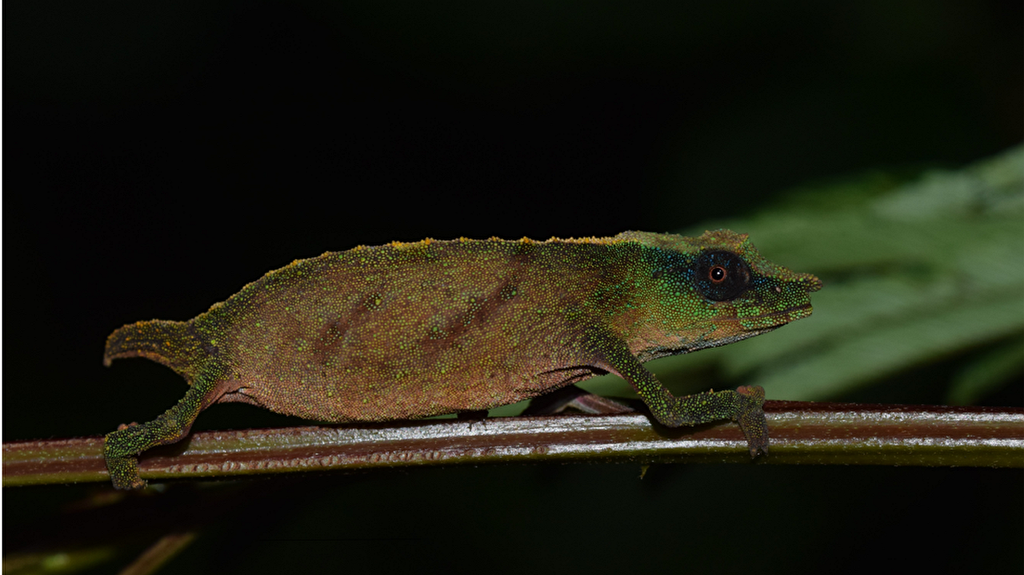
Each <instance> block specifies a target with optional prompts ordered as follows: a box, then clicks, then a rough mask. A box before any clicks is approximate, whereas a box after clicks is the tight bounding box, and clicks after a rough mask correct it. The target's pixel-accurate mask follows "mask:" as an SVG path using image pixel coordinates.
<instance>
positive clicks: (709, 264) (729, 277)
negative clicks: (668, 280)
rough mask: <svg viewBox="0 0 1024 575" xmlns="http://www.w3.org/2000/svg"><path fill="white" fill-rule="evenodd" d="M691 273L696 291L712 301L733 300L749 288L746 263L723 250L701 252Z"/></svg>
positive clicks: (748, 273) (748, 272) (748, 270)
mask: <svg viewBox="0 0 1024 575" xmlns="http://www.w3.org/2000/svg"><path fill="white" fill-rule="evenodd" d="M693 271H694V274H693V278H694V283H696V284H697V290H698V291H700V293H701V294H703V295H704V297H706V298H708V299H710V300H712V301H725V300H731V299H735V298H737V297H739V296H740V295H742V294H743V292H745V291H747V288H748V287H750V268H749V267H748V266H747V262H745V261H743V258H741V257H740V256H738V255H736V254H734V253H732V252H727V251H725V250H710V251H706V252H703V253H702V254H700V255H699V256H697V261H696V262H695V265H694V269H693Z"/></svg>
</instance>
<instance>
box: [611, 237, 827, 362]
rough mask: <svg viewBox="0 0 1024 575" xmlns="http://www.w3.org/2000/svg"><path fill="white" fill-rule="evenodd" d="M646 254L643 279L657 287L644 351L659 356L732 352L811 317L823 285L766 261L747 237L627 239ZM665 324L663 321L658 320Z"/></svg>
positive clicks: (642, 272)
mask: <svg viewBox="0 0 1024 575" xmlns="http://www.w3.org/2000/svg"><path fill="white" fill-rule="evenodd" d="M615 239H619V240H624V241H635V242H639V243H641V244H643V245H644V246H646V247H647V248H648V249H646V250H643V253H644V260H645V261H644V264H645V265H641V266H638V267H639V270H640V271H639V273H641V274H644V275H647V276H648V277H649V278H650V279H651V280H652V282H651V283H650V284H649V285H651V286H652V289H651V290H650V291H651V295H650V296H648V299H647V301H645V302H644V303H645V304H646V305H647V306H649V309H651V312H652V313H651V315H650V316H648V318H647V319H646V320H645V322H644V323H646V324H647V325H648V326H650V327H651V328H654V327H656V328H657V332H654V331H653V330H648V331H646V333H644V334H643V336H642V337H643V339H645V340H646V341H647V342H648V345H646V346H644V348H645V349H644V350H643V351H646V352H647V353H650V354H652V355H653V356H655V357H657V356H661V355H665V354H668V353H678V352H679V351H693V350H697V349H702V348H705V347H716V346H719V345H725V344H727V343H732V342H734V341H739V340H741V339H746V338H748V337H753V336H755V335H759V334H762V333H765V332H767V331H770V330H772V329H775V328H777V327H779V326H782V325H785V324H787V323H789V322H791V321H793V320H797V319H800V318H803V317H807V316H809V315H810V314H811V300H810V294H811V292H814V291H817V290H819V289H821V281H820V280H818V278H816V277H815V276H813V275H811V274H799V273H794V272H792V271H790V270H788V269H786V268H784V267H782V266H780V265H777V264H774V263H772V262H770V261H768V260H767V259H765V258H764V257H762V256H761V255H760V254H759V253H758V252H757V249H756V248H754V246H753V245H752V244H751V243H750V241H749V240H748V239H747V235H746V234H737V233H735V232H732V231H729V230H717V231H714V232H704V234H702V235H701V236H699V237H695V238H688V237H682V236H677V235H670V234H651V233H644V232H625V233H623V234H619V235H618V236H616V238H615ZM652 319H655V320H657V319H660V321H652Z"/></svg>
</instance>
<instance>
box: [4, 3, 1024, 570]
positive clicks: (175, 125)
mask: <svg viewBox="0 0 1024 575" xmlns="http://www.w3.org/2000/svg"><path fill="white" fill-rule="evenodd" d="M4 8H5V9H4V18H5V26H4V56H5V57H4V80H5V82H4V87H5V90H4V120H5V122H4V144H5V146H4V168H5V170H4V181H3V183H4V185H5V186H4V187H5V194H4V209H5V218H4V224H5V236H4V239H5V240H6V241H5V247H4V260H5V262H4V272H5V274H6V281H5V282H4V288H5V293H4V312H5V313H4V328H5V330H4V332H5V333H4V335H5V339H4V383H5V385H4V388H3V394H4V422H3V432H4V440H5V441H10V440H15V439H27V438H43V437H64V436H72V435H96V434H101V433H104V432H107V431H109V430H111V429H113V428H114V426H116V425H117V424H118V423H121V422H123V421H131V420H139V421H142V420H147V419H149V418H151V417H152V416H154V415H156V414H157V413H159V412H160V411H162V410H163V409H166V408H167V407H169V406H170V405H172V404H173V403H174V402H175V401H176V400H177V399H178V398H179V397H180V395H181V394H182V391H183V386H182V384H181V380H180V379H179V378H177V377H176V376H174V374H172V373H171V372H169V371H168V370H165V369H163V368H160V367H159V366H156V365H153V364H149V363H147V362H142V361H133V362H120V363H121V364H119V365H115V367H113V368H112V369H109V370H104V369H103V368H102V366H101V357H102V348H103V343H104V340H105V337H106V335H107V334H108V333H109V332H110V331H112V330H113V329H114V328H116V327H118V326H120V325H122V324H124V323H128V322H132V321H136V320H141V319H150V318H155V317H159V318H162V319H187V318H190V317H192V316H194V315H196V314H198V313H199V312H201V311H203V310H205V309H206V308H207V307H208V306H209V305H210V304H212V303H213V302H215V301H220V300H223V299H225V298H226V297H228V296H230V295H231V294H232V293H234V292H235V291H237V290H238V289H239V288H240V287H241V286H242V285H243V284H244V283H246V282H248V281H252V280H254V279H256V278H258V277H259V276H260V275H262V274H263V273H264V272H266V271H268V270H270V269H274V268H277V267H280V266H282V265H285V264H287V263H288V262H290V261H291V260H292V259H295V258H304V257H311V256H315V255H318V254H320V253H322V252H324V251H329V250H330V251H333V250H342V249H348V248H350V247H353V246H355V245H358V244H367V245H374V244H380V243H384V242H388V241H391V240H403V241H411V240H418V239H422V238H424V237H428V236H429V237H435V238H439V239H447V238H453V237H458V236H468V237H488V236H492V235H497V236H501V237H508V238H516V237H521V236H530V237H534V238H537V239H545V238H547V237H549V236H579V235H611V234H614V233H617V232H620V231H623V230H626V229H644V230H651V231H671V230H676V229H679V228H682V227H685V226H687V225H691V224H694V223H697V222H700V221H702V220H704V219H707V218H712V217H721V216H729V215H733V214H743V213H748V212H752V211H754V210H756V209H757V208H758V206H760V205H763V204H765V203H767V202H769V201H771V199H772V198H773V197H774V196H775V195H777V194H778V193H780V192H782V191H784V190H786V189H787V188H788V187H791V186H795V185H798V184H803V183H806V182H809V181H820V180H822V179H827V178H832V177H837V176H843V175H848V174H854V173H858V172H860V171H863V170H867V169H879V168H881V169H901V170H902V169H908V168H909V169H918V168H923V167H929V166H950V167H954V166H959V165H962V164H964V163H967V162H969V161H972V160H974V159H977V158H981V157H985V156H987V155H990V154H993V153H996V152H999V151H1001V150H1003V149H1005V148H1007V147H1009V146H1011V145H1014V144H1016V143H1018V142H1020V141H1021V140H1022V126H1024V118H1022V101H1024V80H1022V78H1024V57H1022V51H1021V46H1022V40H1024V24H1022V23H1024V14H1022V6H1021V4H1020V3H1019V2H954V1H929V2H895V3H893V2H874V3H848V4H838V3H835V4H834V3H819V2H804V3H801V2H788V3H783V4H781V5H772V4H762V3H753V2H751V3H738V4H728V5H723V6H717V5H714V4H711V3H709V4H707V5H693V4H689V3H674V2H664V3H646V4H643V5H630V6H629V7H625V6H624V5H618V4H615V3H601V4H597V3H589V2H587V3H551V2H533V3H515V4H509V5H505V4H500V3H464V4H447V5H444V6H436V5H432V4H431V3H415V2H410V3H399V4H392V5H388V6H380V5H377V4H376V3H366V4H364V5H356V6H352V5H347V4H341V3H337V4H335V3H314V2H292V3H285V4H272V3H254V2H239V3H210V2H191V3H189V2H175V3H166V4H160V3H140V4H128V3H126V4H117V3H82V2H66V3H59V2H51V3H39V2H8V3H5V6H4ZM810 271H813V270H810ZM296 423H298V420H293V419H290V418H284V417H279V416H276V415H273V414H269V413H264V412H260V411H258V410H255V409H253V408H248V407H244V406H238V405H225V406H218V407H217V408H215V409H212V410H210V411H209V412H207V413H204V414H203V416H202V417H200V418H199V420H198V423H197V425H196V429H208V428H218V427H249V426H261V425H286V424H296ZM764 470H767V471H764ZM636 475H638V470H636V469H633V468H627V467H625V466H582V467H581V466H574V467H565V468H563V467H558V468H554V469H542V468H541V469H539V468H488V469H482V470H477V469H458V470H428V471H415V472H401V473H397V472H396V473H385V474H381V475H380V476H379V477H377V476H372V475H366V476H354V477H353V476H339V477H338V478H337V479H335V480H333V482H332V481H331V480H315V481H313V482H311V483H310V486H307V487H302V484H301V482H300V483H298V484H295V486H294V489H296V490H300V491H306V492H307V495H304V496H303V497H300V498H296V501H295V507H289V506H288V505H285V504H284V503H282V501H285V500H287V498H284V499H282V498H283V497H284V496H282V495H280V494H281V493H285V492H286V491H285V490H282V489H275V490H272V491H273V493H274V494H276V495H272V494H268V495H267V499H266V501H253V502H251V503H250V507H248V508H246V511H244V512H242V513H241V514H240V515H239V516H238V517H242V518H245V520H244V521H243V520H242V519H239V518H238V517H236V518H235V519H223V518H221V519H219V520H218V521H221V523H218V524H217V528H216V529H215V530H214V534H211V533H207V534H206V535H204V538H203V539H201V541H200V543H199V544H197V545H196V546H194V547H193V548H191V549H190V550H189V551H187V552H186V553H185V554H184V555H183V556H182V557H181V558H179V559H178V560H176V561H175V562H174V563H172V564H171V565H170V568H169V569H168V572H177V570H182V571H183V572H184V571H185V570H202V569H209V570H211V572H212V571H213V570H215V569H216V570H219V571H223V570H232V569H231V567H234V568H237V570H240V571H254V572H260V571H264V570H266V571H267V572H272V571H273V570H274V569H276V568H278V567H280V566H282V565H287V564H289V563H288V561H293V562H294V561H298V560H299V559H297V558H301V560H302V561H305V562H306V563H304V564H305V565H307V566H309V565H324V564H327V563H328V562H331V561H335V558H334V555H333V553H335V552H337V553H342V552H344V553H352V554H353V555H352V556H350V559H351V560H352V561H355V563H353V564H352V565H350V567H351V568H353V569H355V568H357V567H359V566H360V565H362V563H359V561H362V560H363V559H360V560H359V561H356V560H355V559H354V557H356V556H358V557H363V558H364V559H366V557H370V556H369V555H367V554H369V553H370V549H371V548H372V549H376V548H377V547H376V546H378V545H384V546H385V547H386V546H387V534H389V533H390V534H394V533H395V532H401V533H403V534H409V533H412V535H409V537H412V538H413V539H416V538H417V537H419V539H418V541H420V543H418V544H423V542H424V541H426V544H424V546H423V547H422V548H421V549H422V551H423V552H424V553H430V552H431V551H432V550H437V551H435V552H436V553H437V554H436V556H435V557H434V559H433V561H432V562H434V563H435V564H443V562H444V561H446V560H448V559H446V557H447V556H448V555H447V553H442V552H440V551H439V550H438V546H439V545H441V543H439V542H438V541H437V539H436V538H435V539H432V538H431V537H430V536H426V535H425V533H426V531H425V530H421V529H414V530H412V531H410V526H418V525H429V526H431V527H429V530H428V531H429V533H430V534H435V535H436V534H438V533H449V532H450V533H453V535H451V537H450V538H448V537H445V538H443V541H444V542H447V543H452V542H453V541H456V540H460V539H459V538H463V539H465V540H466V541H470V542H472V545H471V546H473V547H474V548H477V549H490V547H489V546H490V544H491V543H492V542H494V543H495V544H496V545H497V542H499V541H507V540H511V541H514V542H516V544H519V545H522V547H521V548H520V550H519V552H518V553H517V555H516V556H517V557H518V558H519V559H520V560H522V561H523V562H524V563H525V564H529V565H532V566H535V567H536V566H537V565H541V566H543V565H551V566H552V567H553V566H554V565H555V563H553V562H552V561H555V560H554V559H552V558H553V557H557V558H559V559H558V561H559V562H564V565H577V566H580V567H584V566H591V567H592V568H593V567H598V568H599V567H601V566H610V565H611V564H613V563H611V562H609V563H605V562H604V561H602V560H601V559H595V557H600V556H601V555H602V554H604V553H609V552H611V551H612V550H615V553H614V554H615V555H616V557H617V560H618V561H621V562H622V563H621V564H622V565H627V564H629V565H633V566H634V567H635V568H644V569H648V568H649V569H655V568H675V567H672V566H676V567H678V566H685V565H687V564H691V565H693V566H695V567H699V566H712V567H720V568H723V569H725V570H733V569H738V568H740V567H749V566H751V565H755V564H757V565H759V566H760V567H759V568H765V569H772V568H774V569H776V570H780V571H782V570H785V569H786V568H787V567H794V566H803V567H810V566H812V565H817V566H824V565H829V566H830V567H829V570H830V571H834V572H842V571H844V570H863V569H866V568H868V566H870V565H873V564H874V562H875V561H881V560H882V558H883V556H886V555H887V554H891V555H893V556H896V557H899V558H901V559H902V560H905V561H907V562H908V564H913V565H915V566H922V567H926V568H930V569H931V570H933V571H938V572H943V571H952V570H954V569H955V568H958V566H959V567H963V566H967V565H970V566H972V569H973V568H978V569H980V570H985V569H981V566H982V565H987V567H988V568H989V569H990V570H995V571H1004V570H1007V569H1008V570H1007V571H1006V572H1020V567H1021V563H1020V561H1021V557H1022V553H1021V544H1022V543H1021V537H1020V535H1021V524H1022V515H1021V513H1022V506H1024V503H1022V500H1021V489H1020V488H1021V486H1022V483H1021V474H1020V473H1018V472H1006V471H991V470H920V469H916V470H911V469H874V468H871V469H854V470H851V469H843V468H830V469H799V468H797V469H774V468H767V467H763V466H762V467H756V468H755V467H751V468H745V469H738V468H694V469H689V468H682V467H678V468H666V470H665V471H662V472H661V478H660V479H653V480H651V479H650V477H649V478H647V479H645V480H644V482H637V481H636V480H635V477H636ZM652 477H658V476H657V474H655V475H653V476H652ZM267 481H270V482H271V483H274V482H275V481H280V480H267ZM289 485H290V484H289ZM581 485H583V487H580V486H581ZM82 493H84V492H83V491H82V488H77V487H76V488H64V487H51V488H25V489H17V490H5V495H6V497H5V499H6V500H7V502H9V503H11V502H12V500H14V501H13V503H14V506H13V507H9V510H10V509H14V511H13V512H12V511H8V513H7V514H5V520H6V521H5V524H6V526H7V527H8V528H10V527H11V526H12V525H19V526H20V525H28V524H30V522H31V519H30V518H32V517H36V518H37V520H38V518H39V517H40V515H41V511H40V510H41V509H45V508H46V505H47V504H48V502H59V501H63V500H65V499H74V498H75V497H80V496H81V495H82ZM308 493H317V494H320V495H322V496H319V497H314V496H312V495H308ZM357 493H358V495H357ZM396 493H401V495H400V496H396V495H395V494H396ZM705 493H712V494H713V495H711V496H709V497H705V496H704V495H702V494H705ZM691 497H692V498H693V499H691ZM355 498H358V499H359V503H355V504H353V503H352V501H353V500H354V499H355ZM449 499H450V504H449ZM365 502H378V503H376V504H369V503H365ZM439 502H442V503H439ZM322 509H332V510H334V511H333V512H332V513H330V514H328V516H326V517H319V516H316V515H317V511H316V510H322ZM261 510H266V515H265V516H261ZM197 512H198V511H197ZM552 517H556V518H558V519H551V518H552ZM261 518H262V519H264V520H265V524H263V522H260V521H259V520H260V519H261ZM509 518H516V519H515V521H512V520H510V519H509ZM153 521H156V522H159V517H155V518H153ZM254 522H259V523H261V527H260V529H262V530H263V531H260V532H259V533H257V534H255V535H253V536H252V538H249V539H246V541H247V544H248V545H253V546H254V547H253V548H252V549H251V550H250V551H251V552H249V551H244V552H243V551H239V549H249V548H248V547H245V546H244V545H242V544H241V543H239V542H238V541H236V540H234V539H223V538H224V537H226V535H224V534H225V533H236V532H237V530H239V529H242V528H244V527H246V526H248V525H252V524H253V523H254ZM341 524H343V525H347V526H364V527H365V529H356V530H354V531H347V530H344V529H342V530H341V531H338V530H337V526H338V525H341ZM703 525H706V526H707V528H706V529H705V528H704V527H702V526H703ZM396 526H401V527H400V528H398V527H396ZM275 529H280V530H283V531H285V532H289V533H299V535H297V536H294V538H295V541H292V540H289V541H290V542H287V543H282V542H281V541H280V540H279V539H280V537H279V536H280V533H279V532H277V531H275ZM346 529H347V528H346ZM289 530H291V531H289ZM275 533H276V534H277V535H275ZM405 536H406V535H402V537H405ZM432 536H434V535H432ZM218 537H220V539H218ZM260 537H265V538H267V539H266V540H265V541H264V540H262V539H260ZM275 537H277V538H275ZM316 537H322V538H325V539H327V540H329V542H327V543H322V542H321V543H316V542H315V541H314V540H315V539H316ZM356 537H364V538H366V539H367V540H369V541H370V542H371V543H369V544H366V545H362V546H361V545H360V544H359V543H352V540H353V538H356ZM260 541H263V543H260ZM296 541H298V542H296ZM339 541H341V543H339ZM346 541H347V542H348V543H345V542H346ZM601 541H603V543H602V542H601ZM595 542H597V543H596V544H595ZM228 543H230V544H231V546H232V549H234V551H233V552H231V553H227V552H226V551H224V547H225V545H227V544H228ZM339 545H340V547H339ZM809 548H814V549H815V551H814V553H810V554H805V553H803V552H802V551H801V550H802V549H809ZM339 549H341V550H343V551H339ZM993 549H994V551H993ZM332 550H334V551H332ZM449 552H450V550H449ZM226 553H227V554H226ZM773 553H774V554H775V555H774V557H776V559H777V561H776V562H775V563H773V562H772V561H770V560H769V559H770V558H771V557H773ZM364 556H365V557H364ZM483 557H484V559H480V561H483V562H482V563H479V565H480V566H481V568H486V569H488V570H498V571H501V570H505V569H507V568H508V569H510V568H511V567H512V565H511V564H505V563H502V562H497V563H495V562H494V554H493V553H484V554H483ZM488 557H489V559H487V558H488ZM417 559H419V557H417V556H416V554H409V556H405V555H400V556H394V557H392V558H391V560H393V561H395V562H396V566H412V565H415V564H416V562H415V561H416V560H417ZM1008 561H1009V563H1008ZM374 564H376V565H379V562H378V563H375V562H374V561H373V560H372V557H371V558H369V559H366V565H367V569H369V568H370V566H372V565H374ZM558 564H560V565H561V564H563V563H558ZM282 568H283V567H282ZM193 572H194V571H193Z"/></svg>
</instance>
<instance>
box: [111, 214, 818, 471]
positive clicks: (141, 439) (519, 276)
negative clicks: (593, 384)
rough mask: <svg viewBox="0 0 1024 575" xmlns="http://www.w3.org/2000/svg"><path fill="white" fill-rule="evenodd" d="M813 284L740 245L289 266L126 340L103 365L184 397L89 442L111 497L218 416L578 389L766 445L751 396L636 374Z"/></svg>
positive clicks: (365, 412) (639, 242)
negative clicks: (625, 394) (616, 381)
mask: <svg viewBox="0 0 1024 575" xmlns="http://www.w3.org/2000/svg"><path fill="white" fill-rule="evenodd" d="M820 287H821V283H820V282H819V281H818V279H817V278H816V277H814V276H812V275H808V274H796V273H793V272H791V271H789V270H787V269H785V268H783V267H780V266H777V265H775V264H772V263H770V262H768V261H767V260H765V259H764V258H762V257H761V256H760V255H759V254H758V253H757V251H756V250H755V249H754V246H752V245H751V244H750V242H749V241H748V240H747V236H746V235H743V234H736V233H734V232H731V231H728V230H718V231H715V232H705V233H704V234H703V235H701V236H700V237H696V238H686V237H681V236H676V235H667V234H651V233H645V232H625V233H622V234H619V235H617V236H615V237H612V238H584V239H568V240H563V239H554V238H553V239H550V240H548V241H546V242H537V241H532V240H529V239H522V240H519V241H508V240H500V239H497V238H491V239H489V240H468V239H465V238H462V239H459V240H453V241H435V240H429V239H428V240H424V241H421V242H416V243H407V244H403V243H398V242H394V243H391V244H388V245H384V246H378V247H364V246H360V247H357V248H355V249H352V250H348V251H345V252H328V253H325V254H323V255H321V256H320V257H316V258H311V259H307V260H299V261H295V262H293V263H291V264H290V265H288V266H286V267H284V268H281V269H279V270H276V271H272V272H270V273H268V274H266V275H265V276H263V277H262V278H260V279H259V280H257V281H255V282H253V283H250V284H248V285H247V286H245V287H244V288H242V291H240V292H238V293H237V294H235V295H234V296H232V297H230V298H228V300H227V301H225V302H224V303H219V304H215V305H214V306H213V307H211V308H210V309H209V310H208V311H207V312H206V313H203V314H200V315H199V316H198V317H196V318H195V319H192V320H189V321H184V322H175V321H161V320H153V321H147V322H139V323H135V324H131V325H127V326H124V327H122V328H121V329H118V330H117V331H115V332H114V333H113V334H111V336H110V337H109V338H108V340H107V347H106V353H105V355H104V364H106V365H109V364H110V362H111V360H113V359H117V358H121V357H134V356H142V357H146V358H149V359H152V360H154V361H157V362H159V363H162V364H164V365H166V366H168V367H170V368H171V369H173V370H174V371H176V372H178V373H179V374H181V375H182V376H184V377H185V379H186V380H188V383H189V385H190V387H189V390H188V392H186V393H185V397H184V398H182V399H181V401H180V402H178V404H177V405H175V406H174V407H172V408H171V409H169V410H167V411H166V412H165V413H163V414H162V415H160V416H159V417H157V418H156V419H154V420H153V421H150V422H147V423H143V424H141V425H135V424H133V425H128V426H126V425H122V426H121V427H120V428H119V429H118V430H117V431H114V432H112V433H110V434H108V435H107V436H106V440H105V443H104V455H105V456H106V460H107V468H108V469H109V471H110V476H111V479H112V480H113V483H114V486H115V487H116V488H118V489H131V488H138V487H143V486H144V485H145V481H143V479H142V478H141V477H140V476H139V470H138V460H137V458H138V456H139V454H141V453H142V452H143V451H145V450H147V449H149V448H151V447H154V446H156V445H162V444H167V443H174V442H177V441H179V440H181V439H182V438H183V437H184V436H185V435H186V434H187V433H188V431H189V429H190V427H191V426H192V423H193V422H194V421H195V418H196V416H197V415H198V414H199V412H200V411H202V410H204V409H206V408H207V407H209V406H210V405H212V404H214V403H225V402H231V401H237V402H243V403H249V404H252V405H258V406H260V407H264V408H266V409H269V410H271V411H275V412H278V413H284V414H288V415H297V416H300V417H304V418H307V419H312V420H317V421H325V422H335V423H341V422H351V421H388V420H396V419H410V418H417V417H425V416H430V415H439V414H445V413H453V412H463V411H479V410H484V409H488V408H491V407H496V406H499V405H506V404H509V403H515V402H517V401H521V400H523V399H527V398H531V397H535V396H538V395H541V394H543V393H545V392H548V391H551V390H554V389H557V388H561V387H564V386H567V385H570V384H573V383H576V382H578V381H581V380H584V379H587V378H589V377H592V376H594V375H599V374H603V373H614V374H617V375H619V376H621V377H623V378H624V379H626V381H628V382H629V383H630V384H631V385H632V386H633V388H634V389H636V391H637V392H638V393H639V394H640V397H641V398H642V399H643V401H644V402H645V403H646V404H647V405H648V407H649V408H650V409H651V412H652V413H653V415H654V417H655V418H656V419H657V420H658V421H659V422H661V423H662V424H664V425H666V426H670V427H677V426H681V425H697V424H700V423H705V422H709V421H715V420H721V419H733V420H735V421H737V422H738V423H739V425H740V427H741V428H742V430H743V432H744V433H745V435H746V438H747V442H748V444H749V447H750V452H751V455H752V456H756V455H757V453H758V452H764V451H766V450H767V448H768V427H767V423H766V421H765V417H764V413H763V412H762V409H761V407H762V405H763V403H764V390H763V389H761V388H760V387H741V388H739V389H737V390H736V391H731V390H729V391H717V392H707V393H699V394H695V395H690V396H686V397H673V396H672V395H671V394H670V393H669V392H668V390H666V389H665V387H664V386H662V385H661V383H659V382H658V380H657V379H656V378H655V377H654V375H653V374H651V373H650V372H649V371H647V369H645V368H644V367H643V365H642V363H643V362H645V361H649V360H651V359H654V358H657V357H662V356H666V355H672V354H678V353H687V352H690V351H696V350H699V349H703V348H707V347H716V346H720V345H726V344H728V343H732V342H734V341H739V340H741V339H746V338H748V337H753V336H755V335H760V334H762V333H766V332H768V331H771V330H773V329H775V328H777V327H779V326H782V325H784V324H786V323H788V322H790V321H793V320H795V319H800V318H802V317H806V316H808V315H810V313H811V304H810V297H809V294H810V292H813V291H816V290H818V289H819V288H820Z"/></svg>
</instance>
